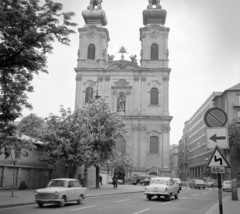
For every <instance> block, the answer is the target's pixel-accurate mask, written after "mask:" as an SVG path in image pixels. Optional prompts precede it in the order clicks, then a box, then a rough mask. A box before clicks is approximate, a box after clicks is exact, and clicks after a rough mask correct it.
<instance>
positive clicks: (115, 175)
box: [112, 173, 118, 189]
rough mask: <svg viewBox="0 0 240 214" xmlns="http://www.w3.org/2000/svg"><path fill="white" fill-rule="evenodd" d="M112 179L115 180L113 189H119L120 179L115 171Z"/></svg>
mask: <svg viewBox="0 0 240 214" xmlns="http://www.w3.org/2000/svg"><path fill="white" fill-rule="evenodd" d="M112 180H113V189H117V180H118V176H117V173H114V175H113V178H112Z"/></svg>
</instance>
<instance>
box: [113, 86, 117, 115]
mask: <svg viewBox="0 0 240 214" xmlns="http://www.w3.org/2000/svg"><path fill="white" fill-rule="evenodd" d="M112 100H113V103H112V111H115V112H117V91H116V90H113V93H112Z"/></svg>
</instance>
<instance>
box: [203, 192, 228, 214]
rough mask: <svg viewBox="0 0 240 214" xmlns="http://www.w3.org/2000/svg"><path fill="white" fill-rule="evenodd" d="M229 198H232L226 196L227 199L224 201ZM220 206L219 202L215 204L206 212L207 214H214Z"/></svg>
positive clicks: (224, 199)
mask: <svg viewBox="0 0 240 214" xmlns="http://www.w3.org/2000/svg"><path fill="white" fill-rule="evenodd" d="M229 197H231V196H226V197H224V198H223V201H226V200H227V199H228V198H229ZM218 205H219V202H217V203H216V204H214V205H213V206H211V207H210V208H209V209H208V210H207V212H206V213H205V214H213V212H214V210H215V209H216V208H217V207H218Z"/></svg>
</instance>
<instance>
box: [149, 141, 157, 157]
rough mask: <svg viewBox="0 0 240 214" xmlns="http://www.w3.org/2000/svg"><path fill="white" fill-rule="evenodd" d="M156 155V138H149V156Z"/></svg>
mask: <svg viewBox="0 0 240 214" xmlns="http://www.w3.org/2000/svg"><path fill="white" fill-rule="evenodd" d="M156 153H158V137H150V154H156Z"/></svg>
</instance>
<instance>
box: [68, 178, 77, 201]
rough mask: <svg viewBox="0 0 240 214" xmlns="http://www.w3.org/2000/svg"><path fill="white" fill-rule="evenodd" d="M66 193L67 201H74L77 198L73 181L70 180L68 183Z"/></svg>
mask: <svg viewBox="0 0 240 214" xmlns="http://www.w3.org/2000/svg"><path fill="white" fill-rule="evenodd" d="M67 193H68V195H67V197H68V200H69V201H72V200H75V199H76V198H77V189H76V188H75V183H74V180H71V181H69V182H68V191H67Z"/></svg>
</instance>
